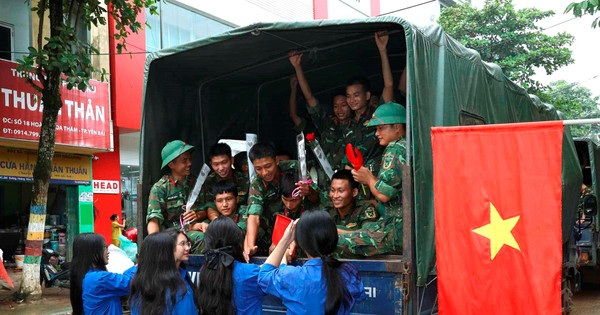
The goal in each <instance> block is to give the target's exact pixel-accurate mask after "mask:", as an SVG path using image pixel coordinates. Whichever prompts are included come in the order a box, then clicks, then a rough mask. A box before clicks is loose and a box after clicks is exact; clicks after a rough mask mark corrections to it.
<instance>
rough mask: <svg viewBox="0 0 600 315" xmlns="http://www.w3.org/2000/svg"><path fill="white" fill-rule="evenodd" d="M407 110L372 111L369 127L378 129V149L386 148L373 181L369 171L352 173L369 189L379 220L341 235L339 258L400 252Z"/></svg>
mask: <svg viewBox="0 0 600 315" xmlns="http://www.w3.org/2000/svg"><path fill="white" fill-rule="evenodd" d="M405 124H406V110H405V109H404V107H403V106H402V105H399V104H396V103H386V104H383V105H381V106H380V107H379V108H377V110H376V111H375V114H374V115H373V119H371V122H370V123H369V126H376V127H377V132H376V134H377V137H378V138H379V143H380V145H382V146H383V145H386V146H387V147H386V149H385V153H384V155H383V157H382V162H381V163H382V167H381V170H380V171H379V175H378V176H377V177H375V176H374V175H373V173H371V171H369V169H367V168H365V167H361V168H360V169H359V170H358V171H355V170H353V171H352V174H353V175H354V179H356V180H357V181H358V182H360V183H363V184H365V185H368V186H369V188H370V190H371V193H372V194H373V196H375V197H376V198H377V200H378V201H379V209H378V210H379V213H380V214H382V218H381V219H380V220H378V221H377V222H368V223H366V224H364V225H363V227H362V228H361V229H360V230H357V231H353V232H350V233H346V234H342V235H340V238H339V242H338V251H337V254H338V255H339V256H373V255H378V254H389V253H392V254H394V253H400V252H401V250H402V171H401V166H402V165H403V164H405V163H406V140H405V138H404V135H405V134H406V130H405V128H406V127H405Z"/></svg>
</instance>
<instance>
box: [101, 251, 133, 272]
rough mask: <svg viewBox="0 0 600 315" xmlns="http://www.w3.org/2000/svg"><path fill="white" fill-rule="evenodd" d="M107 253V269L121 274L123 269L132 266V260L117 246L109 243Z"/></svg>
mask: <svg viewBox="0 0 600 315" xmlns="http://www.w3.org/2000/svg"><path fill="white" fill-rule="evenodd" d="M108 253H109V254H108V265H106V270H107V271H109V272H115V273H120V274H122V273H123V272H125V270H127V269H129V268H131V267H133V261H131V259H129V257H127V254H126V253H125V251H124V250H122V249H120V248H118V247H117V246H115V245H113V244H110V246H108Z"/></svg>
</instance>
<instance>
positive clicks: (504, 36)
mask: <svg viewBox="0 0 600 315" xmlns="http://www.w3.org/2000/svg"><path fill="white" fill-rule="evenodd" d="M552 15H554V12H553V11H540V10H538V9H535V8H525V9H521V10H518V11H517V10H515V8H514V6H513V3H512V0H487V1H486V2H485V5H484V6H483V8H482V9H481V10H477V9H476V8H474V7H473V6H471V4H470V3H468V2H467V3H464V4H462V5H459V6H457V7H448V8H445V9H443V10H442V13H441V15H440V19H439V21H438V22H439V24H440V25H441V26H442V28H443V29H444V31H445V32H446V33H447V34H449V35H450V36H452V37H454V38H455V39H457V40H458V41H460V42H461V43H462V44H463V45H465V46H466V47H469V48H472V49H474V50H476V51H478V52H479V54H480V55H481V59H483V60H484V61H487V62H493V63H496V64H498V65H499V66H500V67H501V68H502V70H503V72H504V74H505V75H506V76H507V77H508V78H510V79H511V80H513V81H516V82H518V83H519V84H521V85H523V86H524V87H525V88H526V89H527V90H528V91H529V92H536V91H539V90H541V89H543V88H544V85H543V84H542V83H540V82H539V81H536V80H534V79H532V76H533V75H534V74H535V70H536V69H537V68H544V70H546V73H547V74H551V73H553V72H554V71H556V70H557V69H558V68H560V67H562V66H565V65H568V64H570V63H572V62H573V58H572V57H571V50H570V49H569V48H568V46H570V45H571V44H572V43H573V36H572V35H570V34H567V33H559V34H557V35H555V36H549V35H546V34H544V33H542V31H543V29H542V28H541V27H539V26H537V25H536V22H538V21H541V20H543V19H545V18H547V17H550V16H552Z"/></svg>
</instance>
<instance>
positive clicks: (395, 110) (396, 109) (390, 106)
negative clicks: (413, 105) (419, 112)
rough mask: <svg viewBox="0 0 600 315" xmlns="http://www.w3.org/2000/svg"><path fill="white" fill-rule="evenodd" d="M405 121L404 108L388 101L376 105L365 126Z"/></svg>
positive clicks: (402, 122) (403, 122)
mask: <svg viewBox="0 0 600 315" xmlns="http://www.w3.org/2000/svg"><path fill="white" fill-rule="evenodd" d="M405 123H406V109H405V108H404V106H402V105H400V104H398V103H394V102H389V103H385V104H383V105H381V106H379V107H377V109H376V110H375V113H373V117H372V118H371V121H369V124H368V125H367V127H373V126H379V125H391V124H405Z"/></svg>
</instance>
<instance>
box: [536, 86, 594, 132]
mask: <svg viewBox="0 0 600 315" xmlns="http://www.w3.org/2000/svg"><path fill="white" fill-rule="evenodd" d="M539 96H540V99H541V100H542V101H543V102H544V103H548V104H552V105H553V106H554V107H555V108H556V109H557V110H559V111H560V112H562V113H563V114H564V115H565V119H586V118H600V110H598V106H600V97H598V96H593V95H592V91H590V89H588V88H586V87H583V86H580V85H578V84H577V83H568V82H566V81H564V80H560V81H556V82H552V83H550V84H549V85H548V88H547V89H546V90H544V91H543V92H542V93H539ZM571 134H572V135H573V136H574V137H583V136H591V137H593V138H597V137H598V135H600V127H599V126H598V125H596V124H594V125H586V126H581V127H571Z"/></svg>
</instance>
